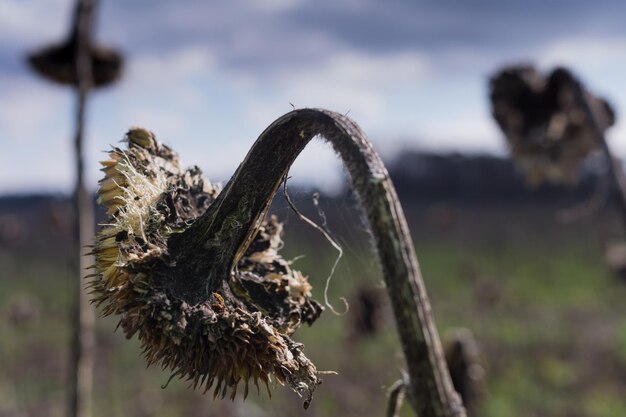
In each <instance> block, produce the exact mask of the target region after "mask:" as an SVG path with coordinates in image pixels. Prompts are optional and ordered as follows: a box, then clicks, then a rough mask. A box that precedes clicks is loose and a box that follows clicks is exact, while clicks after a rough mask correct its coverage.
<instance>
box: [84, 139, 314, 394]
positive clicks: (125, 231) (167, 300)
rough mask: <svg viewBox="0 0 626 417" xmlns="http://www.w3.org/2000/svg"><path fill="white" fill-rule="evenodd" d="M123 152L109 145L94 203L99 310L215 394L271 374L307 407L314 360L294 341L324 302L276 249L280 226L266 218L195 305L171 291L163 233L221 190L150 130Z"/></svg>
mask: <svg viewBox="0 0 626 417" xmlns="http://www.w3.org/2000/svg"><path fill="white" fill-rule="evenodd" d="M126 141H127V142H128V149H124V150H122V149H120V148H113V149H112V150H111V151H110V153H109V159H107V160H106V161H103V162H102V165H103V168H102V171H103V172H104V174H105V176H104V178H103V179H102V180H101V181H100V189H99V191H98V195H99V197H98V198H99V202H100V203H101V204H102V205H104V206H105V207H106V208H107V213H108V216H109V218H108V221H107V223H106V225H104V226H103V227H102V228H101V230H100V231H99V232H98V234H97V238H96V242H95V245H94V250H93V253H94V255H95V259H96V263H95V272H96V274H95V275H94V277H93V278H92V281H91V282H90V287H91V292H92V300H93V302H94V303H96V304H97V305H99V306H100V307H101V308H102V312H103V314H104V315H111V314H115V315H118V316H119V317H120V322H119V325H120V327H121V328H122V329H123V330H124V332H125V334H126V336H127V337H128V338H130V337H133V336H135V335H136V336H137V337H138V339H139V340H140V342H141V347H142V350H143V353H144V356H145V357H146V359H147V361H148V363H149V364H158V365H160V366H162V367H163V368H168V369H170V370H171V371H172V372H173V374H174V375H175V376H178V377H180V378H184V379H187V380H189V381H190V382H191V385H192V386H193V387H195V388H201V389H203V390H204V391H205V392H206V391H209V390H212V391H213V395H214V396H215V397H217V396H220V397H222V398H223V397H224V396H226V395H227V394H228V393H229V392H230V397H231V398H234V397H235V395H236V393H237V388H238V387H239V386H240V385H242V386H243V391H242V392H243V395H244V397H245V396H247V395H248V391H249V384H250V382H252V383H253V384H254V386H255V387H256V388H257V389H258V386H259V382H261V383H263V384H265V385H266V386H267V387H268V391H269V387H270V385H272V378H274V380H275V381H277V382H278V383H280V384H288V385H289V386H290V387H291V388H292V389H293V390H294V391H296V392H297V393H298V394H299V395H301V396H304V397H305V398H306V400H305V406H306V405H308V404H309V402H310V400H311V396H312V394H313V391H314V390H315V388H316V386H317V385H318V384H319V383H320V380H319V378H318V373H317V370H316V368H315V366H314V365H313V364H312V363H311V362H310V361H309V359H307V357H306V356H305V355H304V354H303V352H302V345H300V344H298V343H295V342H294V341H293V340H291V339H290V337H289V336H290V335H291V334H293V333H294V332H295V331H296V330H297V328H298V327H299V326H300V325H301V324H302V323H308V324H311V323H313V322H314V321H315V320H316V319H317V318H318V317H319V315H320V313H321V311H322V307H321V306H320V304H319V303H317V302H316V301H314V300H312V299H311V286H310V284H309V283H308V281H307V278H306V277H305V276H303V275H302V274H301V273H300V272H299V271H295V270H293V269H292V268H291V266H290V263H289V262H287V261H286V260H285V259H283V258H282V257H281V256H280V254H279V250H280V248H281V247H282V239H281V233H282V224H281V223H279V222H278V221H277V219H276V218H275V217H273V216H272V217H270V218H269V219H268V220H267V221H265V222H263V224H262V225H261V227H260V229H259V231H258V232H257V234H256V236H255V238H254V239H253V241H252V243H251V244H250V246H249V247H248V248H247V250H246V252H245V254H244V256H243V257H242V259H241V260H240V261H239V263H238V265H237V268H236V269H235V271H234V272H233V274H232V278H231V279H230V281H229V282H224V283H223V285H222V286H221V287H220V288H217V289H215V290H214V291H212V292H211V293H210V294H209V296H208V297H206V299H204V300H202V301H201V302H196V301H194V302H193V303H192V302H188V301H186V300H185V299H183V298H182V297H181V296H180V295H178V294H177V293H175V292H172V291H171V289H172V286H173V285H175V283H174V284H173V277H172V267H173V265H175V263H176V259H175V256H174V254H173V253H171V252H172V251H171V250H170V248H169V247H168V238H169V237H170V236H172V235H173V234H177V233H180V232H182V231H184V230H186V229H187V228H188V227H190V225H192V224H193V222H194V220H196V219H197V218H198V217H199V216H200V215H201V214H202V213H204V211H206V209H207V208H208V207H209V206H210V205H211V204H212V203H213V202H214V201H215V200H216V198H217V196H218V194H219V192H220V187H219V186H217V185H215V184H212V183H211V182H209V181H207V180H206V179H204V178H203V177H202V172H201V171H200V169H198V168H197V167H191V168H188V169H182V168H181V166H180V163H179V161H178V156H177V155H176V153H175V152H174V151H172V150H171V149H170V148H169V147H167V146H165V145H163V144H161V143H159V142H158V141H157V140H156V138H155V136H154V134H153V133H152V132H150V131H148V130H145V129H140V128H134V129H131V130H130V131H129V132H128V134H127V135H126Z"/></svg>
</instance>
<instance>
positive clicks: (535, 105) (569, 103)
mask: <svg viewBox="0 0 626 417" xmlns="http://www.w3.org/2000/svg"><path fill="white" fill-rule="evenodd" d="M490 87H491V91H490V99H491V105H492V111H493V116H494V118H495V119H496V121H497V123H498V125H499V126H500V128H501V129H502V131H503V132H504V134H505V136H506V139H507V142H508V144H509V148H510V150H511V153H512V155H513V157H514V158H515V159H516V160H517V162H518V165H519V166H520V168H521V169H522V170H523V171H524V172H525V173H526V175H527V180H528V182H529V183H531V184H535V185H536V184H539V183H541V182H543V181H544V180H550V181H552V182H562V183H573V182H575V181H576V180H577V178H578V171H579V166H580V164H581V162H582V161H583V160H584V159H585V158H586V157H587V156H588V155H589V154H590V153H591V152H592V151H594V150H595V149H598V148H599V147H600V146H601V142H600V138H599V137H598V134H597V132H596V131H595V130H594V127H593V123H592V121H591V120H589V118H588V117H587V113H586V112H585V109H584V108H583V107H582V103H581V102H580V100H579V97H578V94H577V91H579V90H578V89H580V88H582V87H581V85H580V82H579V81H578V80H577V79H576V78H575V77H574V76H573V75H572V74H571V73H570V72H569V71H568V70H566V69H563V68H557V69H555V70H554V71H553V72H552V73H550V74H549V75H547V76H546V75H544V74H542V73H540V72H538V71H537V70H536V69H535V68H533V67H531V66H517V67H508V68H505V69H503V70H501V71H500V72H498V73H497V74H496V75H494V76H493V77H492V78H491V81H490ZM584 94H587V95H588V99H589V102H590V103H591V105H592V106H594V108H596V110H597V111H596V113H597V116H598V117H597V118H598V120H597V122H598V125H599V128H600V129H601V130H602V131H605V130H606V129H608V128H609V127H610V126H612V125H613V124H614V123H615V114H614V112H613V109H612V108H611V106H610V105H609V103H608V102H606V101H605V100H603V99H601V98H598V97H595V96H592V95H590V94H589V93H588V92H584Z"/></svg>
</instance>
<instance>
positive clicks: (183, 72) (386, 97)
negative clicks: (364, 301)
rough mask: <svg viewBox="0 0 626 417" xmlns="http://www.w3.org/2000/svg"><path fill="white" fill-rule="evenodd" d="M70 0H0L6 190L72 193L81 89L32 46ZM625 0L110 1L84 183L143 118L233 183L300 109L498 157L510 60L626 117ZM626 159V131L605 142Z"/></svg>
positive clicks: (417, 143)
mask: <svg viewBox="0 0 626 417" xmlns="http://www.w3.org/2000/svg"><path fill="white" fill-rule="evenodd" d="M72 4H73V2H72V1H71V0H2V1H0V145H2V147H1V150H0V193H14V192H30V191H68V190H70V188H71V184H72V178H73V174H72V163H71V156H72V154H71V146H70V142H71V140H70V138H71V134H72V125H71V121H72V108H73V96H72V94H71V92H70V91H69V90H68V89H66V88H62V87H58V86H55V85H50V84H48V83H46V82H44V81H42V80H40V79H38V78H36V77H35V76H34V75H33V74H32V73H31V72H30V71H29V70H28V68H27V67H26V66H25V64H24V55H25V53H27V52H28V51H30V50H32V49H34V48H36V47H39V46H42V45H45V44H49V43H51V42H55V41H59V40H61V39H62V38H63V36H64V35H65V33H66V31H67V26H68V20H69V17H70V14H71V9H72ZM625 17H626V2H623V1H621V0H607V1H602V0H596V1H593V2H591V1H586V0H567V1H556V0H555V1H546V0H525V1H515V2H514V1H502V0H483V1H468V0H455V1H435V0H432V1H428V2H426V1H422V2H419V1H415V0H396V1H386V2H381V1H375V0H341V1H339V0H316V1H304V0H249V1H246V2H244V1H233V0H224V1H193V0H178V1H173V0H125V1H112V0H100V8H99V15H98V22H97V25H98V26H97V34H96V37H97V40H98V41H99V42H100V43H103V44H106V45H111V46H115V47H118V48H119V49H121V50H122V51H123V52H124V53H125V55H126V58H127V66H126V71H125V75H124V78H123V80H122V81H121V82H119V83H118V84H117V85H115V86H114V87H112V88H108V89H106V90H102V91H98V92H97V93H96V94H94V95H93V96H92V97H93V100H92V101H91V103H90V104H91V105H90V108H89V127H88V146H87V157H88V161H87V162H88V178H89V181H90V183H91V184H94V187H95V182H96V180H97V179H98V177H99V172H98V167H97V161H98V160H99V159H102V158H103V156H104V154H103V153H102V151H103V150H105V149H107V147H108V144H110V143H116V142H117V141H118V140H120V139H121V138H122V136H123V134H124V132H125V131H126V130H127V128H128V127H129V126H133V125H140V126H145V127H148V128H150V129H151V130H153V131H154V132H155V133H156V134H157V136H158V137H160V138H161V139H162V140H163V141H165V142H166V143H168V144H170V145H172V146H173V147H174V148H175V149H176V150H178V152H179V153H180V154H181V156H182V159H183V162H184V163H188V164H197V165H199V166H200V167H202V168H203V169H204V171H205V172H206V173H207V174H208V175H209V176H211V177H212V178H214V179H218V180H226V179H228V177H229V176H230V174H231V173H232V172H234V170H235V168H236V166H237V164H238V163H239V162H240V161H241V160H242V159H243V157H244V155H245V153H246V151H247V149H248V148H249V147H250V145H251V144H252V143H253V141H254V140H255V139H256V137H257V136H258V135H259V134H260V133H261V131H262V130H263V129H264V128H265V127H266V126H267V125H268V124H269V123H271V122H272V121H273V120H274V119H276V118H277V117H278V116H280V115H281V114H283V113H285V112H287V111H289V110H291V109H292V107H291V103H292V104H293V105H294V106H295V107H327V108H329V109H333V110H336V111H340V112H348V111H349V112H350V113H349V114H350V116H351V117H353V118H354V119H355V120H356V121H358V122H359V124H360V125H361V126H362V127H363V128H364V130H365V131H366V132H367V133H368V135H369V136H370V138H371V139H372V140H373V142H374V144H375V147H376V148H377V149H379V150H380V151H381V152H382V153H383V154H384V155H386V156H388V157H392V156H393V155H394V153H397V152H399V151H400V150H401V149H404V148H412V149H429V150H445V151H452V150H453V151H460V152H482V151H484V152H490V153H503V152H504V146H503V144H502V143H501V140H500V135H499V133H498V131H497V130H496V128H495V126H494V125H493V123H492V122H491V120H490V118H489V108H488V104H487V101H486V95H487V91H486V79H487V77H488V76H489V74H491V73H493V72H494V71H495V70H496V69H497V68H498V67H499V66H501V65H503V64H511V63H518V62H531V61H532V62H534V63H536V64H537V65H539V66H540V67H541V68H544V69H547V68H550V67H551V66H553V65H556V64H563V65H570V66H572V68H573V69H574V70H575V72H576V73H577V74H579V76H580V77H581V78H582V79H583V80H584V81H585V82H586V83H587V84H588V85H589V86H590V87H591V88H592V89H593V90H594V91H596V92H598V93H599V94H603V95H605V96H606V97H608V98H609V99H610V100H611V101H612V102H613V103H614V104H615V107H616V108H617V110H618V117H619V116H620V115H622V114H623V111H622V110H623V109H624V108H626V77H625V76H624V75H623V74H625V73H626V70H625V68H626V25H624V18H625ZM610 139H611V141H612V144H613V146H614V148H615V149H616V150H617V151H618V153H620V154H622V155H626V123H620V124H618V125H617V126H616V127H615V128H614V129H613V131H612V132H611V134H610ZM340 173H341V170H340V167H339V164H338V162H337V161H336V160H335V159H334V158H333V156H332V153H331V152H330V151H329V150H328V149H326V148H325V147H324V146H322V145H317V146H313V147H312V148H310V149H308V150H307V151H305V153H304V154H303V156H302V157H301V158H300V160H299V161H298V162H297V167H296V168H295V169H294V170H292V174H293V176H294V180H295V181H299V182H313V183H314V184H316V185H318V186H320V187H331V186H332V185H333V184H337V181H339V178H340Z"/></svg>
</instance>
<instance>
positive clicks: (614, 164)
mask: <svg viewBox="0 0 626 417" xmlns="http://www.w3.org/2000/svg"><path fill="white" fill-rule="evenodd" d="M575 94H576V99H577V100H578V101H579V103H580V106H581V108H582V109H583V111H584V112H585V117H586V118H587V119H588V120H589V124H590V126H591V128H592V130H593V132H594V134H595V135H596V137H597V139H598V141H599V142H600V144H601V146H602V152H604V155H605V157H606V159H607V162H608V164H609V167H608V168H609V176H610V178H611V182H612V183H613V185H614V188H615V190H617V194H618V198H617V204H618V206H619V208H618V210H619V212H620V216H621V217H622V221H623V222H624V227H625V228H626V177H625V176H624V170H623V168H622V166H621V164H620V161H619V160H618V159H617V158H615V157H614V156H613V152H612V151H611V147H610V146H609V143H608V142H607V140H606V136H605V135H604V131H603V130H602V128H601V127H600V120H599V118H600V117H601V116H600V112H599V111H598V109H597V108H596V105H595V104H594V103H593V102H592V101H591V100H590V99H589V95H588V94H587V93H586V92H585V90H584V87H583V86H582V84H581V83H580V82H577V83H576V88H575Z"/></svg>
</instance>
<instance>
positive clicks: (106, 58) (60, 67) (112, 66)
mask: <svg viewBox="0 0 626 417" xmlns="http://www.w3.org/2000/svg"><path fill="white" fill-rule="evenodd" d="M89 59H90V60H91V70H92V73H91V80H92V84H93V86H94V87H96V88H99V87H104V86H106V85H109V84H111V83H113V82H114V81H116V80H117V79H119V78H120V76H121V75H122V65H123V57H122V55H121V54H120V53H119V52H117V51H115V50H114V49H111V48H106V47H102V46H98V45H91V46H90V48H89ZM28 62H29V64H30V65H31V67H32V68H33V69H34V70H35V71H36V72H37V73H39V74H40V75H41V76H42V77H44V78H46V79H48V80H50V81H53V82H57V83H59V84H64V85H72V86H77V85H78V77H77V76H76V39H75V38H70V39H69V40H68V41H66V42H64V43H62V44H59V45H52V46H48V47H45V48H43V49H41V50H38V51H36V52H34V53H32V54H30V55H29V56H28Z"/></svg>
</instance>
